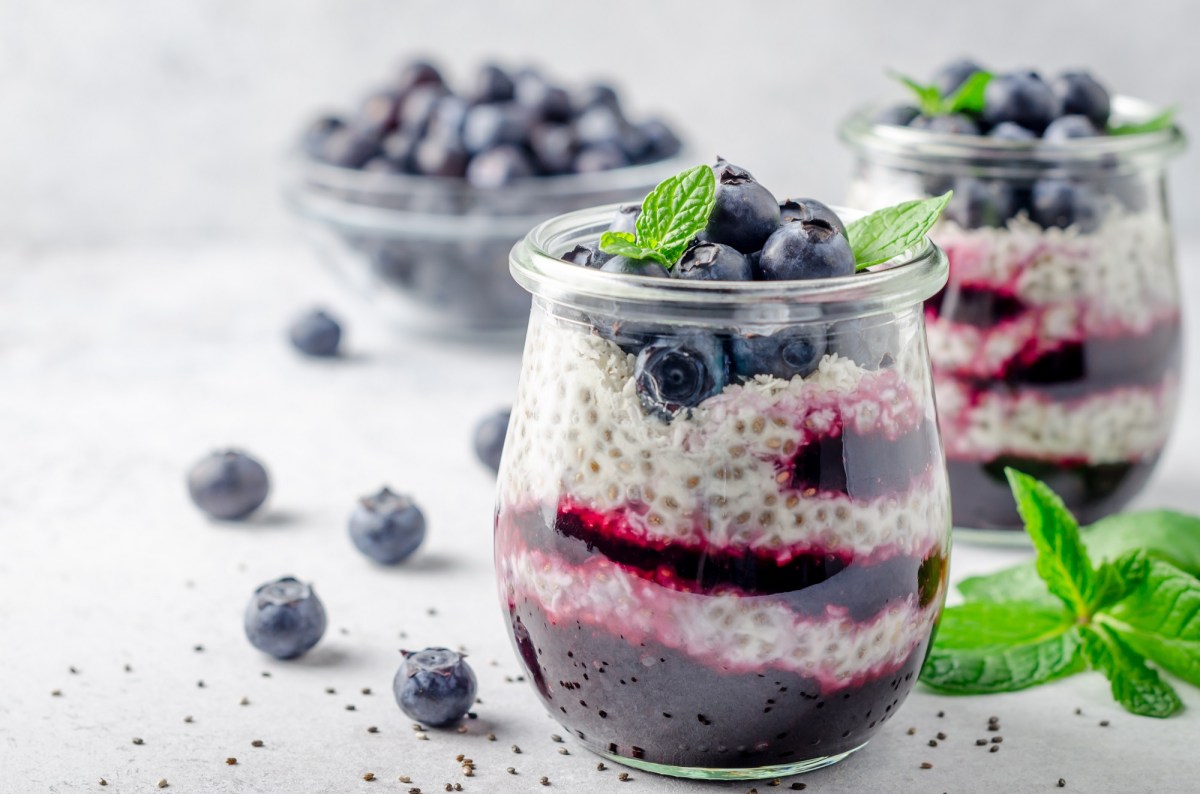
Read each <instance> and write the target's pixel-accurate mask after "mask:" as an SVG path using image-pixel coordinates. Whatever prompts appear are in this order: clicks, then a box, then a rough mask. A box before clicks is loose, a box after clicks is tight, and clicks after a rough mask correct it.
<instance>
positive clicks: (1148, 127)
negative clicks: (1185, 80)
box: [1105, 105, 1179, 135]
mask: <svg viewBox="0 0 1200 794" xmlns="http://www.w3.org/2000/svg"><path fill="white" fill-rule="evenodd" d="M1178 112H1179V106H1178V105H1172V106H1171V107H1169V108H1167V109H1166V110H1164V111H1162V112H1161V113H1159V114H1158V115H1156V116H1152V117H1151V118H1148V119H1146V120H1145V121H1130V122H1127V123H1125V124H1112V123H1110V124H1109V125H1108V127H1107V128H1106V129H1105V132H1107V133H1108V134H1109V135H1142V134H1145V133H1147V132H1158V131H1159V130H1165V129H1168V128H1169V127H1170V126H1171V125H1173V124H1174V123H1175V115H1176V114H1177V113H1178Z"/></svg>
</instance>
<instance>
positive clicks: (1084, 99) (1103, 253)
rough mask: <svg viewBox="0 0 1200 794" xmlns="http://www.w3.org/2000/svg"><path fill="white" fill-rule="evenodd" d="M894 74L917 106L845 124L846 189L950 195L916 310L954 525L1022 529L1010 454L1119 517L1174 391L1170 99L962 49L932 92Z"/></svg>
mask: <svg viewBox="0 0 1200 794" xmlns="http://www.w3.org/2000/svg"><path fill="white" fill-rule="evenodd" d="M901 79H902V80H903V81H904V82H906V84H908V85H909V87H910V88H912V89H913V91H914V94H915V95H916V97H917V99H916V102H915V104H914V105H909V106H906V105H898V106H890V107H886V108H883V109H870V108H869V109H864V110H862V111H860V112H858V113H857V114H855V115H854V116H853V117H851V118H850V119H849V120H848V121H847V122H846V123H845V124H844V125H843V128H842V136H843V138H844V139H845V140H846V142H847V143H848V144H849V145H850V146H851V147H852V148H853V149H854V150H855V152H856V154H857V157H858V165H857V170H856V174H855V178H854V181H853V183H852V185H851V187H850V191H849V196H848V199H849V201H850V202H851V203H852V204H853V205H855V206H862V207H865V208H872V207H877V206H884V205H887V204H890V203H893V202H895V201H898V200H902V199H911V198H918V197H922V196H930V195H939V194H941V193H943V192H944V191H946V190H949V189H953V191H954V197H953V199H952V200H951V202H950V204H949V206H948V207H947V209H946V211H945V213H944V215H943V217H942V219H941V221H940V222H939V223H938V225H937V226H936V227H935V228H934V229H933V231H932V232H931V236H932V237H933V239H934V240H935V241H936V242H937V243H938V245H939V246H940V247H941V248H942V249H944V250H945V252H946V255H947V257H948V258H949V260H950V278H949V281H948V283H947V285H946V287H945V289H944V290H942V291H941V292H940V293H938V294H937V295H936V296H934V297H933V298H932V299H930V300H929V301H928V302H927V303H926V308H925V311H926V324H927V328H928V336H929V349H930V356H931V357H932V361H933V371H934V383H935V389H936V393H937V401H938V409H939V419H940V422H941V429H942V433H943V439H944V443H945V450H946V458H947V467H948V471H949V475H950V483H951V490H952V492H953V495H954V500H953V501H954V523H955V526H956V527H959V528H963V529H968V530H985V531H990V530H1015V531H1020V530H1021V527H1022V524H1021V521H1020V517H1019V516H1018V515H1017V512H1016V508H1015V506H1014V504H1013V501H1012V498H1011V496H1010V493H1009V489H1008V485H1007V482H1006V479H1005V476H1004V469H1005V467H1008V466H1011V467H1013V468H1016V469H1018V470H1020V471H1023V472H1025V473H1028V474H1031V475H1033V476H1035V477H1038V478H1039V479H1041V480H1043V481H1044V482H1046V483H1047V484H1048V485H1050V487H1052V488H1053V489H1054V490H1055V491H1056V492H1057V493H1059V494H1060V495H1061V496H1062V497H1063V499H1064V501H1065V502H1066V504H1067V506H1068V507H1069V508H1070V509H1071V510H1072V511H1073V512H1074V513H1075V515H1077V516H1078V517H1079V519H1080V521H1082V522H1085V523H1091V522H1093V521H1095V520H1097V519H1099V518H1101V517H1103V516H1105V515H1108V514H1109V513H1112V512H1115V511H1117V510H1119V509H1120V508H1121V507H1122V506H1124V505H1125V504H1126V503H1127V502H1128V501H1129V500H1130V499H1132V498H1133V497H1134V496H1135V495H1136V494H1137V493H1138V491H1140V489H1141V488H1142V486H1143V485H1144V484H1145V482H1146V480H1147V479H1148V477H1149V476H1150V473H1151V472H1152V470H1153V468H1154V466H1155V464H1156V463H1157V462H1158V459H1159V457H1160V455H1161V452H1162V449H1163V446H1164V445H1165V443H1166V441H1167V438H1168V436H1169V434H1170V430H1171V426H1172V422H1173V418H1174V414H1175V408H1176V404H1177V401H1178V393H1179V384H1180V364H1181V349H1180V348H1181V322H1180V321H1181V312H1180V305H1179V293H1178V284H1177V281H1176V275H1175V260H1174V251H1173V242H1172V229H1171V225H1170V221H1169V218H1168V212H1167V206H1166V199H1165V189H1164V183H1165V167H1166V163H1167V161H1168V160H1169V159H1170V158H1171V157H1173V156H1174V155H1176V154H1178V152H1179V151H1180V150H1181V149H1182V147H1183V139H1182V135H1181V133H1180V132H1179V130H1178V129H1177V128H1176V127H1175V126H1174V124H1173V123H1172V121H1171V112H1170V111H1169V110H1168V111H1161V110H1160V109H1158V108H1154V107H1152V106H1150V105H1149V104H1147V103H1144V102H1141V101H1138V100H1133V99H1130V98H1127V97H1110V95H1109V93H1108V91H1107V90H1106V89H1105V88H1104V87H1103V86H1102V85H1101V84H1100V83H1099V82H1098V81H1097V80H1096V79H1095V78H1094V77H1092V76H1091V75H1090V74H1088V73H1087V72H1083V71H1068V72H1063V73H1062V74H1059V75H1057V76H1055V77H1053V78H1051V79H1044V78H1043V77H1042V76H1040V75H1039V74H1038V73H1036V72H1030V71H1015V72H1008V73H999V74H992V73H991V72H988V71H987V70H985V69H983V68H982V67H980V66H979V65H978V64H977V63H975V62H973V61H970V60H967V59H963V60H960V61H955V62H953V63H951V64H947V65H946V66H945V67H943V68H942V69H941V70H939V71H938V73H937V74H936V75H934V78H933V80H932V81H931V82H930V83H929V84H928V85H922V84H920V83H917V82H916V81H913V80H910V79H908V78H903V77H902V78H901ZM978 534H980V535H983V534H990V535H991V536H992V537H1003V533H1001V534H997V533H990V532H988V533H978ZM1014 536H1015V535H1014Z"/></svg>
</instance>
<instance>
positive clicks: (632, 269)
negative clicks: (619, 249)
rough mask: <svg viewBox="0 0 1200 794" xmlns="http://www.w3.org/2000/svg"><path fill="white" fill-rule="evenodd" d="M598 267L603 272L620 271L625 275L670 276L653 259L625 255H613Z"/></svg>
mask: <svg viewBox="0 0 1200 794" xmlns="http://www.w3.org/2000/svg"><path fill="white" fill-rule="evenodd" d="M600 269H601V270H603V271H604V272H605V273H622V274H624V275H627V276H646V277H649V278H670V277H671V274H670V273H668V272H667V269H666V268H665V267H663V266H662V265H661V264H659V263H658V262H655V261H654V260H653V259H630V258H629V257H627V256H614V257H613V258H612V259H609V260H608V261H607V262H605V263H604V264H603V265H601V266H600Z"/></svg>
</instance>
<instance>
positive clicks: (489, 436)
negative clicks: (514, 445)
mask: <svg viewBox="0 0 1200 794" xmlns="http://www.w3.org/2000/svg"><path fill="white" fill-rule="evenodd" d="M511 416H512V409H511V408H505V409H504V410H503V411H497V412H496V413H494V414H491V415H490V416H485V417H484V418H483V419H482V420H481V421H480V422H479V424H477V425H476V426H475V439H474V445H475V455H476V457H478V458H479V460H480V461H481V462H482V463H483V465H485V466H487V467H488V468H489V469H491V470H492V471H499V470H500V456H501V454H502V453H503V452H504V439H505V438H506V437H507V436H508V422H509V419H510V418H511Z"/></svg>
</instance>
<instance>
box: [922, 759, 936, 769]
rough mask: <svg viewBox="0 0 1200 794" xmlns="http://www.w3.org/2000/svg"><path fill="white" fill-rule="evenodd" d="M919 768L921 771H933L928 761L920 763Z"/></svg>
mask: <svg viewBox="0 0 1200 794" xmlns="http://www.w3.org/2000/svg"><path fill="white" fill-rule="evenodd" d="M921 768H922V769H933V764H931V763H929V762H928V761H922V762H921Z"/></svg>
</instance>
